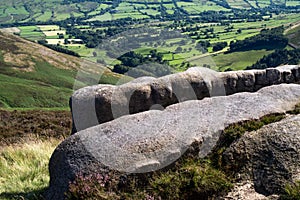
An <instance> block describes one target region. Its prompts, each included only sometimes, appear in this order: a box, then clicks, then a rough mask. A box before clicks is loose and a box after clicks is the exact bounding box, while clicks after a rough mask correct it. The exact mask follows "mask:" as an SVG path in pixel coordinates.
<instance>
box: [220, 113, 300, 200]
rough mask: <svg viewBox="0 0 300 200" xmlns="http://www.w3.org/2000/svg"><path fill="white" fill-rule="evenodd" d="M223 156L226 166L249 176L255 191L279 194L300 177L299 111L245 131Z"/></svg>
mask: <svg viewBox="0 0 300 200" xmlns="http://www.w3.org/2000/svg"><path fill="white" fill-rule="evenodd" d="M223 157H224V162H225V166H226V168H227V169H228V170H229V171H237V172H238V174H239V176H241V178H242V179H247V180H252V181H253V183H254V188H255V190H256V191H257V192H259V193H261V194H265V195H270V194H279V193H280V192H282V189H283V188H284V187H285V185H286V184H287V183H291V182H293V181H295V180H296V179H298V180H300V176H299V175H300V115H297V116H291V117H288V118H286V119H284V120H282V121H280V122H276V123H273V124H270V125H267V126H264V127H263V128H261V129H260V130H258V131H254V132H248V133H246V134H245V135H244V136H242V138H240V139H239V140H238V141H237V142H236V143H234V144H232V145H231V147H230V148H229V149H228V150H226V152H225V153H224V155H223Z"/></svg>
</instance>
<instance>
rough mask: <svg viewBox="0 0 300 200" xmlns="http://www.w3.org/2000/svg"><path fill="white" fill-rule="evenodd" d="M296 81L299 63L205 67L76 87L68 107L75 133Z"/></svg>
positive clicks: (298, 79) (299, 71)
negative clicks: (222, 68) (127, 117)
mask: <svg viewBox="0 0 300 200" xmlns="http://www.w3.org/2000/svg"><path fill="white" fill-rule="evenodd" d="M299 81H300V66H282V67H277V68H270V69H265V70H247V71H232V72H222V73H218V72H215V71H212V70H209V69H207V68H198V67H195V68H190V69H188V70H187V71H186V72H182V73H177V74H172V75H168V76H164V77H161V78H151V77H143V78H139V79H136V80H134V81H131V82H129V83H127V84H123V85H119V86H113V85H95V86H90V87H85V88H82V89H80V90H77V91H76V92H75V93H74V94H73V95H72V97H71V100H70V107H71V110H72V117H73V130H72V132H73V133H75V132H77V131H80V130H84V129H86V128H89V127H93V126H96V125H98V124H101V123H104V122H108V121H111V120H113V119H116V118H118V117H120V116H124V115H128V114H134V113H139V112H143V111H147V110H151V109H157V110H161V109H163V108H165V107H167V106H169V105H172V104H176V103H178V102H184V101H187V100H201V99H203V98H205V97H213V96H225V95H231V94H234V93H238V92H255V91H257V90H259V89H261V88H263V87H266V86H270V85H275V84H281V83H297V82H299Z"/></svg>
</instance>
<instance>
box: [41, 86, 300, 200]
mask: <svg viewBox="0 0 300 200" xmlns="http://www.w3.org/2000/svg"><path fill="white" fill-rule="evenodd" d="M299 102H300V85H295V84H282V85H277V86H270V87H266V88H263V89H261V90H260V91H258V92H257V93H238V94H234V95H231V96H220V97H213V98H205V99H203V100H201V101H198V100H191V101H185V102H183V103H178V104H175V105H171V106H169V107H167V108H165V110H163V111H159V110H151V111H146V112H143V113H138V114H134V115H127V116H123V117H120V118H118V119H115V120H113V121H111V122H107V123H104V124H100V125H97V126H94V127H91V128H88V129H85V130H82V131H80V132H78V133H76V134H74V135H72V136H71V137H70V138H68V139H66V140H65V141H64V142H62V143H61V144H60V145H59V146H58V147H57V149H56V150H55V152H54V153H53V155H52V157H51V160H50V164H49V169H50V189H49V191H48V193H47V199H58V200H59V199H63V193H64V192H65V191H66V190H67V188H68V183H69V181H71V180H73V179H74V177H75V174H76V173H79V172H83V173H84V174H89V173H92V172H93V171H99V172H101V171H106V170H117V171H120V172H124V173H143V172H150V171H154V170H158V169H161V168H163V167H166V166H167V165H169V164H171V163H173V162H174V161H175V160H176V159H178V158H179V157H180V156H181V155H182V154H183V153H184V152H185V151H186V150H187V149H188V148H190V147H191V146H193V145H194V144H195V143H196V144H198V145H199V148H195V150H197V151H196V152H193V153H194V154H196V155H199V156H205V155H207V154H208V153H209V152H210V151H211V149H212V148H213V147H214V145H215V143H216V142H217V140H218V139H219V134H220V132H221V131H222V130H224V127H226V126H228V125H229V124H233V123H237V122H240V121H244V120H251V119H258V118H260V117H262V116H265V115H268V114H271V113H283V112H285V111H287V110H291V109H293V108H294V106H295V105H296V104H297V103H299Z"/></svg>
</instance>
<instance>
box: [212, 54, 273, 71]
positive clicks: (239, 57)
mask: <svg viewBox="0 0 300 200" xmlns="http://www.w3.org/2000/svg"><path fill="white" fill-rule="evenodd" d="M270 53H272V51H267V50H252V51H246V52H235V53H230V54H218V55H216V56H213V57H212V59H213V61H214V62H215V64H216V66H215V68H214V69H215V70H218V71H225V70H226V69H228V68H231V69H232V70H242V69H245V68H246V67H247V66H251V65H252V64H254V63H255V62H256V61H258V60H259V59H260V58H262V57H263V56H264V55H268V54H270Z"/></svg>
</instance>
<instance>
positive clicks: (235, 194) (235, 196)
mask: <svg viewBox="0 0 300 200" xmlns="http://www.w3.org/2000/svg"><path fill="white" fill-rule="evenodd" d="M220 199H222V200H240V199H242V200H277V199H279V196H278V195H270V196H264V195H262V194H259V193H258V192H256V191H255V189H254V184H253V182H251V181H244V182H241V183H236V184H235V185H234V188H233V190H232V191H231V192H229V193H228V194H227V195H226V196H225V197H222V198H220Z"/></svg>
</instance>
